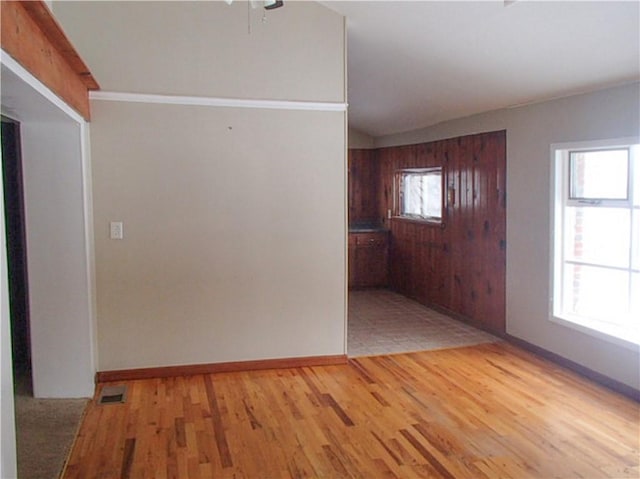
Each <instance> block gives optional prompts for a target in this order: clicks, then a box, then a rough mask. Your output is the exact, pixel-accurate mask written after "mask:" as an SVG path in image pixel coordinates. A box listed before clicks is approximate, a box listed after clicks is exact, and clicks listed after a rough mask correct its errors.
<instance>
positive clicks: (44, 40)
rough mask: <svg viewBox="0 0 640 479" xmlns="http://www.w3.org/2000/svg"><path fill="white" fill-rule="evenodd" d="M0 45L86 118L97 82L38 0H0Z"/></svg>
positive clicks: (45, 7) (88, 114)
mask: <svg viewBox="0 0 640 479" xmlns="http://www.w3.org/2000/svg"><path fill="white" fill-rule="evenodd" d="M0 8H1V10H0V17H1V18H0V20H1V26H0V30H1V35H0V41H1V44H2V49H3V50H4V51H6V52H7V53H8V54H9V55H11V57H12V58H13V59H14V60H16V61H17V62H18V63H20V65H22V66H23V67H24V68H25V69H26V70H27V71H29V72H30V73H31V74H32V75H33V76H35V77H36V78H37V79H38V80H40V81H41V82H42V83H44V84H45V85H46V86H47V87H48V88H50V89H51V91H53V92H54V93H55V94H56V95H58V96H59V97H60V98H62V99H63V100H64V101H65V102H66V103H68V104H69V105H70V106H71V107H72V108H74V109H75V110H76V111H77V112H78V113H80V114H81V115H82V116H83V117H84V118H85V119H86V120H89V118H90V112H89V96H88V90H97V89H98V84H97V82H96V81H95V79H94V78H93V76H92V75H91V73H90V72H89V69H88V68H87V67H86V65H85V64H84V62H83V61H82V60H81V58H80V56H79V55H78V54H77V52H76V51H75V49H74V48H73V46H72V45H71V43H70V42H69V41H68V40H67V38H66V36H65V34H64V32H63V30H62V28H61V27H60V26H59V25H58V23H57V22H56V20H55V19H54V18H53V16H52V15H51V12H49V9H48V8H47V6H46V5H45V4H44V2H42V1H41V0H38V1H25V2H18V1H2V2H0Z"/></svg>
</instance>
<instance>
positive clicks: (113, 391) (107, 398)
mask: <svg viewBox="0 0 640 479" xmlns="http://www.w3.org/2000/svg"><path fill="white" fill-rule="evenodd" d="M126 400H127V386H124V385H122V386H105V387H103V388H102V391H100V396H99V397H98V404H122V403H124V402H125V401H126Z"/></svg>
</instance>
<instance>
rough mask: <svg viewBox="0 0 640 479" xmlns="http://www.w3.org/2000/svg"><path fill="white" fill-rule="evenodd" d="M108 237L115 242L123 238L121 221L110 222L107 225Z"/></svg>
mask: <svg viewBox="0 0 640 479" xmlns="http://www.w3.org/2000/svg"><path fill="white" fill-rule="evenodd" d="M109 237H110V238H111V239H117V240H121V239H122V238H123V237H124V230H123V227H122V221H112V222H111V223H109Z"/></svg>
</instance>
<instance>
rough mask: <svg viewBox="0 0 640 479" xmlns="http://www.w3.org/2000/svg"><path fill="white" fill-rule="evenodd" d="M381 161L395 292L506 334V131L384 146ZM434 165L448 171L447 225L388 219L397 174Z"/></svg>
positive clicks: (381, 212)
mask: <svg viewBox="0 0 640 479" xmlns="http://www.w3.org/2000/svg"><path fill="white" fill-rule="evenodd" d="M377 155H378V158H377V159H378V163H379V166H378V167H379V169H380V175H379V185H378V205H379V206H378V207H379V212H378V215H379V217H380V218H381V220H382V222H383V225H384V226H385V227H387V228H389V229H390V231H391V247H390V258H389V259H390V286H391V288H392V289H394V290H396V291H398V292H400V293H402V294H405V295H407V296H409V297H412V298H415V299H416V300H418V301H420V302H422V303H425V304H429V305H434V306H438V307H441V308H444V309H446V310H448V311H451V312H453V313H455V314H458V315H460V316H462V317H464V318H467V319H469V320H471V322H473V323H475V324H477V325H478V326H481V327H483V328H485V329H489V330H491V331H494V332H496V333H504V332H505V272H506V226H505V225H506V175H505V173H506V132H504V131H499V132H491V133H483V134H478V135H470V136H464V137H459V138H453V139H448V140H441V141H435V142H430V143H424V144H419V145H409V146H399V147H390V148H383V149H379V150H377ZM431 166H442V168H443V174H444V182H445V195H444V196H445V203H446V208H445V212H444V217H443V224H442V225H438V224H429V223H423V222H417V221H410V220H405V219H400V218H388V217H387V216H388V211H389V210H393V197H394V191H393V185H394V173H395V171H396V170H398V169H401V168H407V167H431ZM449 188H451V193H452V194H451V195H448V194H447V193H446V191H447V190H448V189H449ZM447 197H449V198H447ZM448 200H450V201H448Z"/></svg>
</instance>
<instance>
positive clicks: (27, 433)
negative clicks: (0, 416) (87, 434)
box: [15, 384, 88, 479]
mask: <svg viewBox="0 0 640 479" xmlns="http://www.w3.org/2000/svg"><path fill="white" fill-rule="evenodd" d="M87 402H88V399H34V398H33V397H32V395H31V393H30V391H29V390H28V388H27V387H26V386H23V385H21V384H16V396H15V408H16V436H17V437H16V439H17V444H16V446H17V455H18V477H19V478H20V479H57V478H58V477H59V476H60V472H61V471H62V467H63V465H64V462H65V461H66V459H67V455H68V454H69V451H70V450H71V446H72V444H73V440H74V438H75V435H76V432H77V430H78V427H79V425H80V420H81V419H82V414H83V413H84V410H85V408H86V406H87Z"/></svg>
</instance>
